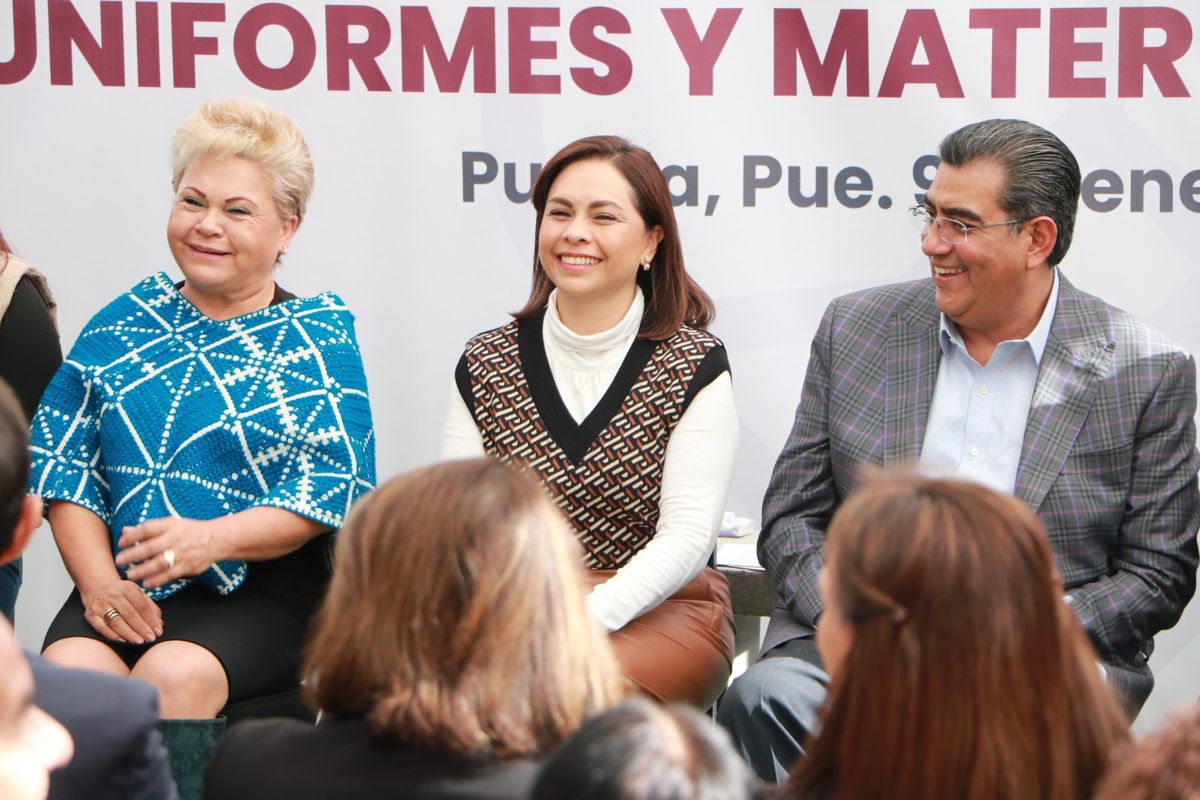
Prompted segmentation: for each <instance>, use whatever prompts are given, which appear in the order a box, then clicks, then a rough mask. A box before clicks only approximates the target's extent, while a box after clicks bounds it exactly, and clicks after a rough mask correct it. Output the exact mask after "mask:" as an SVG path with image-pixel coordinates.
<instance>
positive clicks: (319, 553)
mask: <svg viewBox="0 0 1200 800" xmlns="http://www.w3.org/2000/svg"><path fill="white" fill-rule="evenodd" d="M332 539H333V536H332V535H331V534H323V535H321V536H317V537H315V538H314V539H312V540H310V541H309V542H308V543H306V544H305V545H304V546H303V547H301V548H300V549H298V550H296V551H295V552H293V553H289V554H288V555H286V556H283V557H281V558H277V559H272V560H271V561H256V562H251V564H250V568H249V571H248V573H247V575H246V581H245V583H243V584H242V586H241V587H239V588H238V589H236V590H235V591H233V592H232V593H230V594H228V595H224V596H222V595H219V594H217V593H216V592H214V591H212V590H210V589H208V588H206V587H204V586H201V585H199V584H196V583H193V584H190V585H189V586H187V587H186V588H184V589H183V590H181V591H179V592H177V593H176V594H173V595H171V596H170V597H167V598H164V599H162V600H160V601H158V607H159V609H160V610H161V611H162V618H163V635H162V636H160V637H158V638H157V639H155V640H154V641H153V642H150V643H149V644H130V643H127V642H112V641H109V640H108V639H105V638H104V637H103V636H101V635H100V634H99V633H98V632H97V631H96V630H95V628H93V627H92V626H91V625H89V624H88V622H87V620H85V619H84V618H83V612H84V607H83V601H82V599H81V598H80V596H79V590H78V589H76V590H74V591H72V592H71V594H70V596H69V597H67V602H66V603H64V604H63V607H62V609H60V610H59V612H58V615H57V616H55V618H54V621H53V622H51V623H50V628H49V630H47V631H46V639H45V642H44V643H43V644H42V649H43V650H45V648H47V647H49V646H50V645H51V644H52V643H54V642H57V641H58V640H60V639H67V638H70V637H83V638H87V639H94V640H96V641H99V642H103V643H104V644H106V645H108V646H109V647H110V648H112V651H113V652H114V653H116V654H117V656H118V657H120V658H121V660H123V661H124V662H125V664H126V665H127V666H128V667H129V668H130V669H133V666H134V664H136V663H137V661H138V659H139V658H141V657H142V655H143V654H144V653H145V652H146V651H147V650H148V649H149V648H151V647H154V645H156V644H158V643H159V642H168V641H183V642H191V643H192V644H197V645H199V646H201V647H203V648H204V649H205V650H208V651H209V652H210V653H212V654H213V655H214V656H216V658H217V660H218V661H220V662H221V666H222V667H223V668H224V669H225V677H226V678H227V679H228V681H229V702H231V703H232V702H236V701H239V700H246V699H250V698H254V697H262V696H264V695H269V694H274V693H276V692H282V691H286V690H288V689H294V688H296V686H297V684H298V683H299V676H300V660H301V658H302V655H303V649H304V642H305V638H306V636H307V633H308V625H309V621H310V619H311V618H312V615H313V612H314V611H315V609H316V607H317V605H318V603H319V602H320V601H321V598H322V597H323V596H324V593H325V588H326V587H327V586H328V583H329V574H330V558H329V550H330V547H331V545H332Z"/></svg>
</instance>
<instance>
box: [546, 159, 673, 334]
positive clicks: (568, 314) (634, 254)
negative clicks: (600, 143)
mask: <svg viewBox="0 0 1200 800" xmlns="http://www.w3.org/2000/svg"><path fill="white" fill-rule="evenodd" d="M662 235H663V234H662V229H661V228H660V227H657V226H655V227H654V228H652V229H650V230H647V229H646V223H645V221H644V220H643V219H642V216H641V214H639V213H638V210H637V204H636V202H635V200H634V197H633V190H632V188H631V187H630V185H629V182H628V181H627V180H625V176H624V175H622V174H621V172H620V170H618V169H617V168H616V167H615V166H613V164H612V163H611V162H609V161H603V160H596V159H591V160H586V161H576V162H575V163H573V164H570V165H569V166H567V167H566V168H564V169H563V171H562V172H560V173H559V175H558V177H557V178H555V180H554V183H553V184H551V186H550V192H549V195H548V197H547V200H546V208H545V212H544V213H543V215H542V221H541V227H540V228H539V230H538V259H539V260H540V261H541V264H542V269H543V270H545V271H546V275H547V276H549V278H550V280H551V282H552V283H553V284H554V285H555V287H557V288H558V313H559V316H560V317H561V318H562V321H563V322H564V323H565V324H566V325H567V326H568V327H570V328H571V329H572V330H575V331H576V332H577V333H595V332H598V331H601V330H605V329H607V328H610V327H612V326H613V325H616V324H617V323H618V322H620V320H621V318H622V317H623V316H624V315H625V312H626V311H628V310H629V306H630V304H631V303H632V302H633V296H634V291H635V286H636V281H637V271H638V268H639V265H640V263H641V262H642V261H643V260H648V259H650V258H653V256H654V252H655V250H656V249H657V247H658V243H659V242H660V241H662Z"/></svg>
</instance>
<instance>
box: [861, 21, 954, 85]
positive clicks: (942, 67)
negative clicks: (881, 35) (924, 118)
mask: <svg viewBox="0 0 1200 800" xmlns="http://www.w3.org/2000/svg"><path fill="white" fill-rule="evenodd" d="M918 45H924V47H925V55H926V56H927V57H928V58H929V63H928V64H914V63H913V59H914V58H915V57H916V55H917V46H918ZM910 83H932V84H933V85H934V86H936V87H937V92H938V97H962V96H963V90H962V84H961V83H959V81H958V73H957V72H956V71H955V69H954V60H953V59H951V58H950V48H949V47H947V46H946V37H945V36H943V35H942V26H941V25H940V24H939V23H938V18H937V12H936V11H934V10H933V9H909V10H908V11H906V12H904V20H903V21H902V22H901V23H900V32H899V33H898V34H896V44H895V45H893V47H892V55H891V58H889V59H888V65H887V68H886V69H885V70H884V71H883V82H882V83H880V84H879V96H880V97H899V96H900V95H901V94H903V93H904V87H905V86H907V85H908V84H910Z"/></svg>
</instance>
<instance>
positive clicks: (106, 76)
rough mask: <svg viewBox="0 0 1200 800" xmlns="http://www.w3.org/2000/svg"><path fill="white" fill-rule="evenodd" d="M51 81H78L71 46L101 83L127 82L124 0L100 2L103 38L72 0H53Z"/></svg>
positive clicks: (67, 83) (50, 17)
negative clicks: (75, 79) (122, 5)
mask: <svg viewBox="0 0 1200 800" xmlns="http://www.w3.org/2000/svg"><path fill="white" fill-rule="evenodd" d="M47 18H48V19H47V22H48V25H49V27H50V84H51V85H52V86H70V85H71V84H72V83H74V71H73V64H72V61H71V45H75V47H77V48H78V49H79V54H80V55H81V56H83V60H84V61H86V62H87V63H88V66H89V67H91V68H92V72H94V73H95V74H96V77H97V78H99V79H100V85H101V86H124V85H125V29H124V26H123V24H122V22H121V2H120V0H103V2H101V3H100V40H99V41H97V40H96V38H95V37H94V36H92V32H91V31H89V30H88V27H87V24H86V23H84V21H83V18H82V17H80V16H79V12H78V11H76V10H75V5H74V4H73V3H71V1H70V0H50V4H49V13H48V14H47Z"/></svg>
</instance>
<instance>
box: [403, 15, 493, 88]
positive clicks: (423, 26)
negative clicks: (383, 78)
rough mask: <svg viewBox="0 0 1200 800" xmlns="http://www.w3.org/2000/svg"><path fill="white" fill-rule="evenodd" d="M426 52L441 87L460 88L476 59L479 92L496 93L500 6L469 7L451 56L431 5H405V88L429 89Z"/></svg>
mask: <svg viewBox="0 0 1200 800" xmlns="http://www.w3.org/2000/svg"><path fill="white" fill-rule="evenodd" d="M426 56H428V57H429V67H430V68H431V69H432V70H433V79H434V81H435V82H436V83H437V86H438V90H439V91H442V92H457V91H459V90H460V89H461V88H462V83H463V77H464V76H465V75H466V74H467V62H468V61H473V62H474V68H475V69H474V72H473V73H472V75H473V79H474V82H475V93H476V94H493V93H494V92H495V91H496V10H495V9H494V8H481V7H472V8H468V9H467V12H466V14H465V15H464V16H463V22H462V27H461V28H459V31H458V38H457V39H456V40H455V42H454V51H453V52H452V53H451V55H450V56H449V57H447V56H446V48H445V47H443V46H442V40H441V39H440V38H438V32H437V27H436V26H435V25H434V24H433V17H432V16H430V14H429V9H428V8H426V7H425V6H402V7H401V8H400V66H401V69H402V70H403V76H402V77H401V81H400V88H401V89H403V90H404V91H406V92H423V91H425V58H426ZM472 57H473V58H472Z"/></svg>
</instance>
